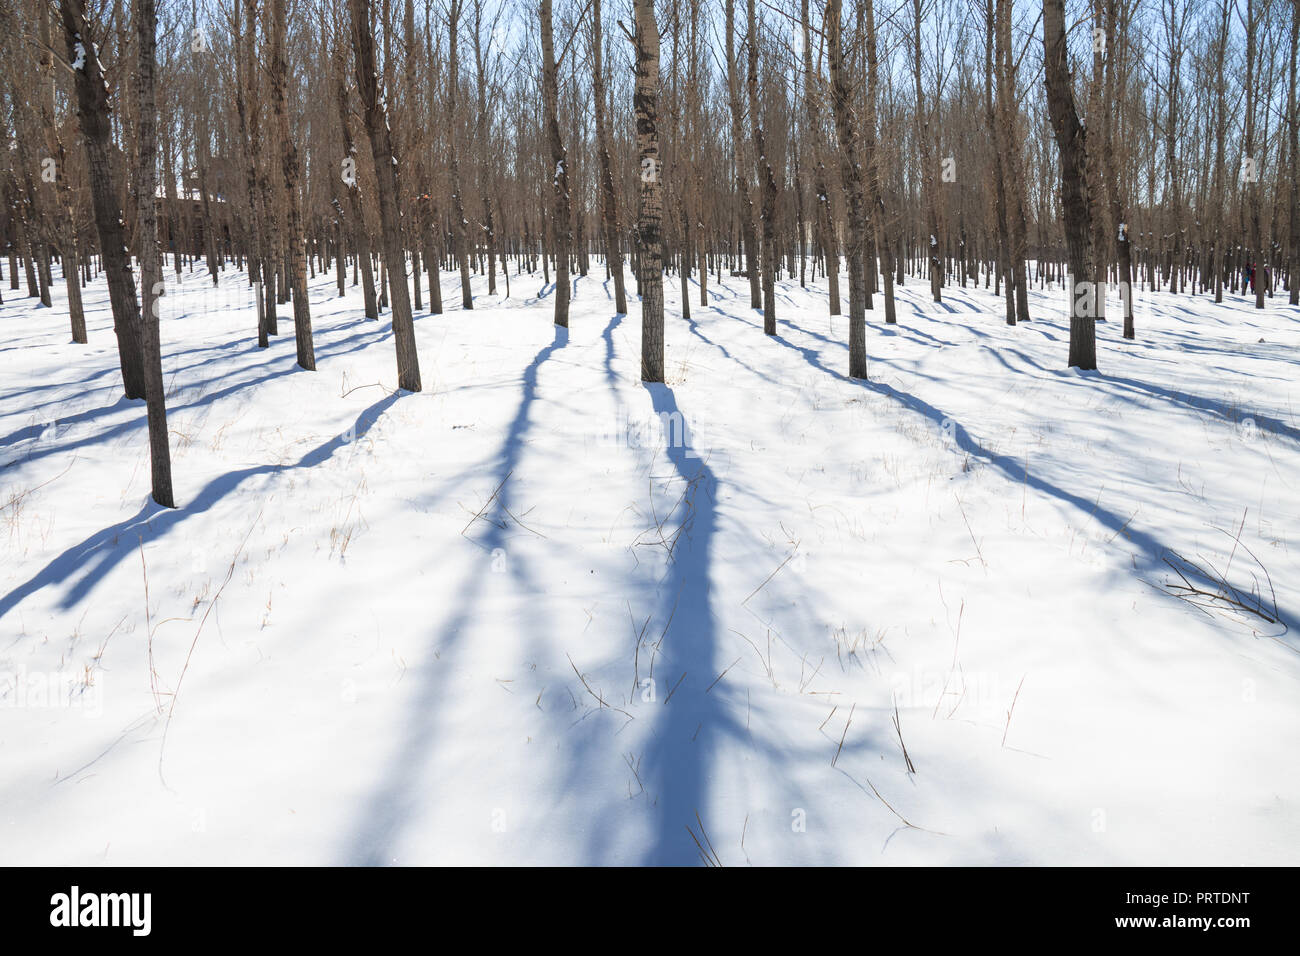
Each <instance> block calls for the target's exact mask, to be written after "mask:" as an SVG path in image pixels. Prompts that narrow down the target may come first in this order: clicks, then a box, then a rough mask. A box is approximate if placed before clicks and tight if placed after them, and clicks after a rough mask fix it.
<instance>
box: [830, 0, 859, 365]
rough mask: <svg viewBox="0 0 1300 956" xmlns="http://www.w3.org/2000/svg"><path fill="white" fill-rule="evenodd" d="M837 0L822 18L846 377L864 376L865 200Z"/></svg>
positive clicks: (838, 0)
mask: <svg viewBox="0 0 1300 956" xmlns="http://www.w3.org/2000/svg"><path fill="white" fill-rule="evenodd" d="M840 13H841V7H840V0H828V2H827V4H826V16H825V22H824V23H823V25H822V29H823V30H824V31H825V33H826V62H827V65H828V67H829V69H830V75H831V111H832V112H833V113H834V116H835V134H836V138H837V139H838V140H839V144H840V179H841V180H842V181H843V183H844V195H845V198H846V199H847V200H848V207H849V208H848V220H849V244H848V248H847V249H846V250H845V254H846V257H847V258H848V260H849V377H850V378H866V377H867V326H866V322H867V319H866V298H867V279H866V270H865V268H864V262H863V255H864V252H865V247H866V241H867V200H866V192H865V189H864V187H863V184H862V163H861V161H860V159H859V157H858V147H857V138H856V134H855V132H854V129H853V105H852V96H853V92H852V83H851V81H850V79H849V76H848V71H847V70H846V69H845V67H844V50H843V46H842V43H841V39H840V34H841V29H840Z"/></svg>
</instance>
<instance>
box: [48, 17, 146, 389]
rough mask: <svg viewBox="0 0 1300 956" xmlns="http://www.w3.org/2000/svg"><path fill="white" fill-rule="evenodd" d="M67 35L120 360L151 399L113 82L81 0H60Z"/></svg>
mask: <svg viewBox="0 0 1300 956" xmlns="http://www.w3.org/2000/svg"><path fill="white" fill-rule="evenodd" d="M59 13H60V16H61V20H62V23H63V38H64V41H65V43H66V46H67V54H68V62H69V63H70V64H71V65H72V72H73V80H74V84H73V85H74V87H75V90H76V97H77V116H78V119H79V120H80V123H81V138H82V141H83V143H84V144H85V148H86V164H87V167H88V173H89V177H90V195H91V205H92V207H93V209H94V215H95V230H96V232H98V234H99V248H100V256H101V257H102V259H103V263H104V273H105V276H106V278H107V280H108V298H109V303H110V305H111V306H112V309H113V331H114V333H116V335H117V354H118V361H119V363H120V365H121V367H122V384H123V386H124V388H125V391H126V397H127V398H132V399H135V398H146V399H147V396H146V394H145V374H144V353H143V350H142V347H141V342H140V301H139V299H138V298H136V291H135V275H134V274H133V273H132V271H131V259H130V256H129V254H128V253H127V248H126V229H125V226H124V222H123V219H122V206H121V203H120V202H119V200H118V196H119V189H120V188H121V179H120V177H119V175H118V173H117V171H116V170H115V169H114V165H113V155H114V151H113V134H112V126H111V116H110V113H109V104H108V93H109V91H108V84H107V83H106V82H105V81H104V68H103V65H102V64H101V62H100V59H99V51H98V48H97V47H96V37H98V36H99V29H98V24H92V22H91V21H90V19H89V18H88V17H87V16H86V11H85V8H84V7H83V6H82V2H81V0H59Z"/></svg>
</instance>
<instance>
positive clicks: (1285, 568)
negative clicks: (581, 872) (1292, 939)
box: [0, 267, 1300, 865]
mask: <svg viewBox="0 0 1300 956" xmlns="http://www.w3.org/2000/svg"><path fill="white" fill-rule="evenodd" d="M597 268H598V272H597V273H596V274H593V276H592V277H589V278H586V279H580V280H578V281H577V283H576V297H575V299H574V304H573V315H572V328H571V330H570V331H569V332H568V333H567V334H566V333H564V332H562V331H560V330H557V329H556V328H555V327H554V326H553V325H552V322H551V308H552V299H551V297H550V295H549V292H550V289H549V288H544V287H543V286H542V283H541V277H540V274H539V275H537V276H531V277H530V276H527V275H522V276H520V275H512V276H511V280H510V281H511V287H512V291H513V297H512V298H509V299H503V298H501V297H499V296H496V297H492V296H488V295H487V293H486V287H485V282H484V281H483V280H482V279H479V278H476V279H475V282H474V287H475V291H476V293H477V298H476V303H475V304H476V308H475V310H474V311H473V312H472V313H467V312H462V311H461V310H459V309H458V308H456V304H457V301H458V299H459V296H456V295H453V294H452V293H451V291H450V290H453V289H455V287H456V286H455V281H456V280H455V277H454V276H453V275H452V274H450V273H448V274H445V275H444V288H445V289H447V290H449V291H448V293H447V295H446V296H445V300H446V301H447V304H448V311H447V312H446V313H445V314H443V315H441V316H431V315H428V314H423V313H422V314H420V315H419V316H418V317H417V322H416V330H417V337H418V341H419V347H420V360H421V363H422V368H423V373H424V383H425V390H424V392H422V393H420V394H409V393H395V392H394V391H393V389H394V386H395V379H396V371H395V359H394V350H393V343H392V338H391V335H390V331H389V328H388V322H387V317H386V316H385V318H384V319H383V320H381V321H380V322H377V323H376V322H366V321H364V320H363V319H362V318H361V309H360V297H359V294H358V292H357V290H354V289H351V288H349V291H348V296H347V297H346V298H344V299H342V300H340V299H337V298H335V289H334V285H333V278H332V276H329V275H326V276H319V277H317V278H316V279H315V280H314V281H313V283H312V285H311V289H312V296H313V299H312V314H313V320H314V323H315V331H316V339H315V341H316V355H317V360H318V367H319V371H317V372H316V373H314V374H313V373H308V372H303V371H300V370H298V369H296V367H295V365H294V346H293V336H292V319H291V314H290V313H289V310H288V307H284V308H283V309H282V310H281V333H282V334H281V335H280V336H279V338H278V339H275V340H273V343H272V346H271V348H270V350H269V351H266V352H261V351H259V350H258V349H257V348H256V344H255V341H254V335H253V330H254V327H255V322H254V318H253V314H252V306H251V301H250V299H249V294H248V292H247V288H246V284H245V282H244V280H243V278H242V276H240V275H238V274H236V273H234V272H227V273H225V274H224V276H223V279H222V283H221V288H220V289H218V290H216V291H215V292H214V291H213V290H212V289H211V285H210V283H208V282H207V281H206V280H205V279H204V277H203V276H202V275H200V274H197V273H196V274H194V275H188V274H187V275H186V277H185V281H184V282H183V284H182V285H180V286H179V287H169V289H168V295H167V297H166V298H165V299H164V302H163V307H162V315H163V320H162V338H163V351H164V356H165V357H164V371H165V377H166V381H167V383H168V390H169V413H170V427H171V441H172V462H173V466H174V474H175V484H176V494H177V499H178V502H179V504H180V507H179V508H178V509H176V510H174V511H169V510H164V509H160V508H158V507H156V506H154V505H153V504H152V503H151V502H150V501H149V498H148V492H149V465H148V452H147V445H146V436H145V429H144V408H143V403H140V402H126V401H125V400H123V399H121V398H120V387H119V379H120V376H119V373H118V367H117V358H116V346H115V341H114V338H113V335H112V331H111V324H112V323H111V316H110V314H109V311H108V305H107V294H106V290H105V287H104V285H103V282H102V281H98V282H96V283H95V284H94V285H93V286H92V287H91V288H90V289H89V290H88V292H87V297H86V298H87V307H88V316H87V319H88V323H89V326H90V330H91V331H90V345H89V346H76V345H73V344H70V343H69V341H68V338H69V336H68V332H67V320H66V311H65V310H64V308H63V298H62V294H63V288H62V285H61V284H59V285H58V286H57V288H56V289H55V297H56V298H55V308H54V309H53V310H43V309H37V308H33V307H32V305H31V300H27V299H10V300H9V301H7V302H6V304H5V305H4V306H3V307H0V519H2V520H0V557H2V558H3V560H2V561H0V694H3V699H0V863H61V864H63V863H76V864H93V863H99V862H103V863H107V864H141V863H151V864H152V863H180V864H224V863H274V864H284V863H366V864H368V863H379V864H390V863H397V864H419V863H443V862H460V863H638V862H664V863H686V864H691V863H698V862H700V861H701V858H702V857H701V852H700V850H699V849H698V848H697V845H696V844H697V841H698V843H699V844H700V845H701V846H703V847H704V853H705V854H707V855H708V856H709V857H710V858H711V859H714V860H716V861H717V862H720V863H722V864H724V865H744V864H746V863H752V864H756V865H758V864H775V863H797V864H812V863H856V864H873V863H878V864H945V863H954V864H957V863H963V864H972V863H1001V864H1022V863H1086V864H1121V863H1132V864H1137V863H1144V864H1147V863H1149V864H1190V863H1198V864H1239V863H1244V864H1260V863H1289V864H1296V863H1300V764H1298V763H1297V761H1296V755H1297V753H1300V684H1298V683H1297V678H1298V677H1300V656H1297V649H1298V648H1300V631H1298V630H1297V623H1298V622H1300V548H1298V549H1297V551H1292V550H1291V547H1292V546H1293V545H1300V495H1298V494H1297V486H1298V484H1300V418H1298V417H1297V413H1296V409H1295V402H1296V399H1297V397H1300V389H1298V388H1297V380H1298V379H1300V350H1298V347H1300V313H1297V310H1295V309H1291V308H1288V307H1287V306H1286V305H1285V304H1284V300H1283V299H1282V298H1281V297H1277V298H1274V299H1272V300H1271V301H1270V303H1269V309H1268V310H1267V311H1265V312H1263V313H1258V312H1256V311H1255V310H1254V309H1252V308H1250V307H1249V305H1248V304H1247V303H1244V302H1242V301H1233V302H1229V303H1225V304H1224V305H1223V306H1215V305H1213V304H1212V303H1211V302H1210V301H1209V300H1207V299H1206V298H1205V297H1204V296H1201V297H1196V298H1193V297H1189V296H1183V297H1177V298H1173V297H1170V296H1168V295H1165V294H1156V295H1154V296H1153V295H1150V294H1147V295H1144V296H1142V297H1140V301H1139V303H1138V332H1139V336H1140V337H1139V340H1138V341H1137V342H1136V343H1135V344H1125V343H1123V342H1122V340H1121V339H1120V328H1119V324H1118V323H1117V322H1115V321H1111V322H1109V323H1107V324H1105V325H1103V326H1100V327H1099V361H1100V364H1101V366H1102V371H1101V374H1099V375H1092V374H1088V375H1081V374H1078V373H1075V372H1071V371H1067V370H1066V369H1065V367H1064V366H1065V360H1066V351H1067V348H1066V332H1065V328H1064V324H1063V320H1062V317H1061V311H1062V301H1063V300H1062V296H1061V293H1059V292H1050V291H1038V290H1035V292H1034V294H1033V297H1032V301H1033V305H1034V311H1035V314H1036V315H1037V316H1038V318H1037V319H1036V320H1035V321H1034V322H1032V323H1031V324H1029V325H1025V326H1021V327H1018V328H1007V327H1006V326H1005V325H1004V324H1003V323H1002V320H1001V314H1002V313H1001V303H1000V301H999V300H996V299H994V298H993V297H992V296H991V294H990V293H988V292H986V291H984V290H983V289H980V290H975V289H967V290H963V289H961V288H960V287H952V288H949V289H948V290H946V293H945V297H944V303H943V304H942V305H939V304H935V303H933V302H930V301H928V299H929V296H928V294H927V292H926V289H925V288H924V285H925V284H924V283H923V282H917V281H909V283H908V284H907V285H906V286H905V287H903V288H902V289H900V290H899V294H900V303H899V324H898V325H897V326H896V327H892V328H889V327H886V326H884V325H883V324H882V322H881V320H880V319H881V316H882V313H880V312H877V313H875V314H873V315H872V316H871V320H870V322H869V326H868V331H867V347H868V352H869V355H870V380H869V381H866V382H856V381H852V380H849V379H847V378H846V377H845V373H846V372H847V366H848V357H847V350H846V347H845V345H844V342H845V341H846V339H847V327H846V320H845V319H844V318H834V319H831V318H828V316H827V314H826V308H825V288H824V285H819V286H818V287H816V288H812V287H810V288H809V289H808V290H802V289H800V287H799V285H798V283H797V282H793V283H792V282H783V283H781V284H780V286H779V313H780V321H779V334H778V335H777V336H776V337H775V338H768V337H765V336H764V335H763V334H762V321H761V315H759V314H758V313H756V312H754V311H753V310H752V309H750V308H749V307H748V288H747V286H746V285H745V283H744V280H742V279H728V280H727V281H726V282H725V283H724V284H723V285H722V286H719V285H717V283H716V282H712V281H711V283H710V287H709V303H710V304H709V306H708V307H707V308H701V307H700V306H699V305H698V287H694V286H693V287H692V289H693V291H692V295H693V297H694V298H695V299H696V303H695V304H693V305H692V321H690V322H688V321H686V320H684V319H683V318H682V316H681V311H680V298H679V296H680V283H679V281H678V280H677V279H676V278H675V277H669V279H668V280H667V282H666V286H667V292H668V331H667V339H668V344H667V356H668V362H667V368H668V383H667V385H666V386H651V387H647V386H644V385H642V384H641V383H640V381H639V349H640V331H639V323H640V316H639V311H638V308H637V306H636V304H635V298H634V297H633V303H632V306H631V308H632V314H631V315H629V316H627V317H620V316H615V315H613V306H612V299H611V297H610V296H611V289H610V287H609V286H608V285H607V284H606V283H604V282H603V274H604V270H603V269H600V268H599V267H597ZM167 278H168V282H169V283H170V282H171V281H172V279H173V276H172V273H171V271H170V267H169V268H168V271H167ZM877 304H878V305H879V300H878V302H877ZM1176 556H1181V559H1183V560H1186V561H1190V562H1194V563H1195V564H1196V565H1197V566H1198V567H1199V568H1201V569H1203V572H1204V573H1203V574H1202V575H1199V576H1198V574H1197V572H1196V571H1195V570H1194V569H1192V568H1190V567H1188V566H1185V565H1183V564H1181V563H1180V559H1179V557H1176ZM1166 560H1170V561H1172V562H1173V563H1174V564H1175V565H1177V566H1178V567H1179V568H1181V569H1182V570H1183V573H1184V574H1186V575H1188V577H1189V583H1190V584H1192V585H1194V586H1196V587H1200V588H1203V589H1206V590H1209V591H1212V592H1214V591H1222V590H1223V586H1222V584H1221V582H1218V581H1216V580H1214V575H1215V574H1216V571H1215V570H1212V569H1211V566H1213V568H1214V569H1217V573H1221V574H1222V575H1223V576H1224V577H1225V578H1226V579H1227V581H1228V582H1229V583H1230V584H1231V585H1233V586H1234V587H1236V588H1238V589H1240V591H1241V592H1242V593H1245V594H1250V593H1252V592H1253V591H1254V592H1259V593H1261V594H1262V598H1263V605H1264V609H1265V611H1266V612H1267V613H1268V615H1269V616H1272V617H1275V618H1279V620H1278V621H1277V622H1276V623H1270V622H1268V621H1266V620H1265V619H1264V618H1263V617H1261V616H1259V615H1252V614H1245V613H1232V612H1230V611H1225V612H1218V611H1211V612H1208V613H1207V612H1206V611H1203V610H1200V609H1198V608H1196V607H1194V606H1192V605H1191V604H1189V603H1187V602H1185V601H1183V600H1180V599H1179V598H1178V597H1176V596H1174V595H1173V594H1171V593H1170V591H1169V590H1168V588H1167V585H1168V584H1169V583H1171V582H1172V583H1174V584H1181V583H1182V581H1181V580H1180V579H1179V578H1178V577H1177V575H1176V574H1175V573H1174V571H1172V570H1171V568H1170V567H1169V565H1167V564H1166ZM1270 581H1271V583H1270ZM1274 605H1276V611H1277V613H1276V614H1273V610H1274ZM900 738H901V743H900ZM903 745H905V746H906V754H907V758H905V757H904V753H903ZM908 759H910V762H911V764H912V765H913V766H914V772H909V769H908Z"/></svg>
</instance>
